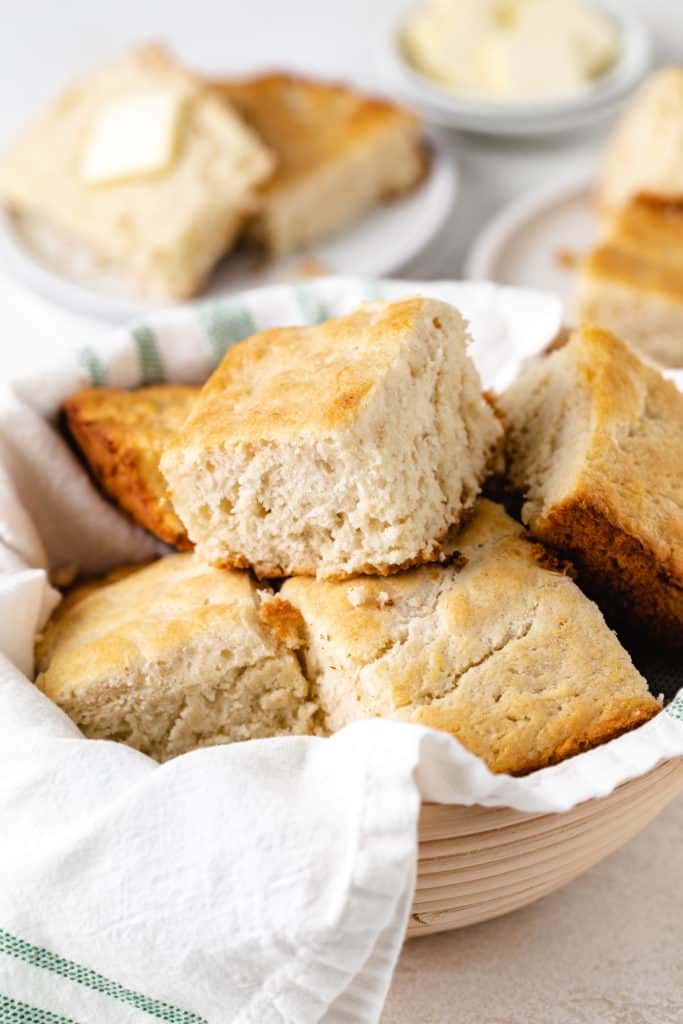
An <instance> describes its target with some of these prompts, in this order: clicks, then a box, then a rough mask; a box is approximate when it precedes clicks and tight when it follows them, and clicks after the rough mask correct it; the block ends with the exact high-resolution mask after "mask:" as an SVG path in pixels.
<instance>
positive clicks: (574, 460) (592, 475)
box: [498, 327, 683, 649]
mask: <svg viewBox="0 0 683 1024" xmlns="http://www.w3.org/2000/svg"><path fill="white" fill-rule="evenodd" d="M498 407H499V409H500V410H501V411H502V413H503V416H504V419H505V422H506V425H507V431H508V432H507V453H508V474H509V480H510V484H511V486H512V487H513V488H514V489H515V490H516V491H519V492H521V493H522V495H523V498H524V504H523V506H522V519H523V521H524V522H525V523H527V524H528V525H529V527H530V529H531V532H532V533H533V534H534V536H536V537H538V538H539V539H541V540H543V541H546V542H547V543H549V544H551V545H553V546H554V547H555V548H558V549H559V550H561V551H562V552H563V553H565V554H566V555H567V556H568V557H569V558H570V559H571V560H572V561H573V562H574V563H575V564H576V566H577V569H578V571H579V579H580V580H581V581H582V582H584V583H585V585H586V586H587V587H588V588H589V589H590V592H591V593H594V594H595V595H596V596H597V597H598V599H599V600H600V602H601V603H602V604H603V606H604V607H605V609H609V610H611V612H612V613H614V615H615V616H617V617H619V618H624V619H625V620H626V621H628V622H629V623H634V624H641V625H645V626H646V627H647V628H648V630H649V631H650V632H651V633H652V634H654V635H655V636H657V637H658V638H659V639H660V641H662V642H664V643H666V644H667V645H668V646H672V647H674V648H679V649H680V648H683V395H682V394H681V393H680V392H679V391H678V389H677V388H676V387H675V385H674V384H673V383H671V382H670V381H667V380H665V379H664V378H663V377H662V376H661V374H660V373H658V372H657V370H655V369H654V368H653V367H650V366H648V365H646V364H645V363H642V362H641V361H640V360H639V359H638V357H637V356H636V354H635V353H634V352H633V351H631V350H630V349H629V348H628V346H626V345H625V344H624V343H623V342H621V341H619V340H618V339H617V338H615V337H614V336H613V335H611V334H608V333H607V332H606V331H602V330H598V329H597V328H591V327H584V328H583V329H582V330H581V331H580V332H578V333H577V334H575V335H574V337H573V338H572V340H571V341H570V342H569V343H568V344H567V345H565V346H564V348H562V349H560V350H558V351H556V352H553V353H552V354H551V355H549V356H548V357H546V358H543V359H540V360H538V361H536V362H535V363H533V364H532V365H531V366H529V367H528V369H526V370H525V371H524V372H523V373H522V375H521V377H520V378H519V379H518V380H517V381H516V382H515V383H514V384H513V385H512V386H511V387H510V388H509V389H508V390H507V391H506V392H505V393H504V394H503V395H501V396H500V398H499V399H498Z"/></svg>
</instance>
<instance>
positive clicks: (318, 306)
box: [294, 281, 328, 324]
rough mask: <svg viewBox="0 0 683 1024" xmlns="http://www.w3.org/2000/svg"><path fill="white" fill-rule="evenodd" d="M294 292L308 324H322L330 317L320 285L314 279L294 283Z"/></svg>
mask: <svg viewBox="0 0 683 1024" xmlns="http://www.w3.org/2000/svg"><path fill="white" fill-rule="evenodd" d="M294 294H295V295H296V300H297V302H298V303H299V309H300V310H301V315H302V316H303V318H304V320H305V322H306V323H307V324H321V323H322V322H323V320H327V319H328V312H327V309H326V308H325V304H324V302H323V301H322V299H321V298H320V291H319V289H318V286H317V285H316V284H315V283H314V282H313V281H303V282H301V283H300V284H297V285H294Z"/></svg>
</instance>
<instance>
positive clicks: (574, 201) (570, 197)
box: [465, 166, 597, 304]
mask: <svg viewBox="0 0 683 1024" xmlns="http://www.w3.org/2000/svg"><path fill="white" fill-rule="evenodd" d="M594 181H595V167H594V166H591V167H586V168H584V169H582V170H579V171H574V172H573V173H572V174H571V175H567V176H565V177H564V178H561V179H559V180H557V179H556V180H554V181H553V182H552V184H550V185H546V186H543V187H541V188H537V189H534V190H533V191H532V192H529V193H527V194H526V195H523V196H521V197H520V198H519V199H516V200H515V201H514V202H513V203H510V204H509V205H508V206H505V207H504V208H503V209H502V210H501V211H500V212H499V213H498V214H496V216H495V217H494V218H493V219H492V220H490V221H489V223H488V224H487V225H486V226H485V227H484V229H483V230H482V232H481V233H480V234H479V236H478V237H477V239H476V240H475V242H474V244H473V246H472V248H471V249H470V252H469V254H468V257H467V260H466V263H465V276H466V277H467V278H470V279H472V280H486V281H494V282H495V283H496V284H507V285H518V286H521V287H525V288H528V287H533V288H542V289H545V290H547V291H552V292H555V293H556V294H558V295H560V296H562V298H563V299H564V300H565V303H566V304H567V303H568V302H569V300H570V297H571V294H572V288H573V286H574V270H573V269H572V268H571V267H568V266H565V265H563V263H562V259H561V258H558V257H561V254H562V253H566V252H569V253H581V252H585V250H586V249H588V248H590V246H591V245H592V244H593V242H594V241H595V237H596V233H597V223H596V218H595V213H594V210H593V204H592V199H591V195H592V191H593V185H594Z"/></svg>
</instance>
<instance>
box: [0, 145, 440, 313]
mask: <svg viewBox="0 0 683 1024" xmlns="http://www.w3.org/2000/svg"><path fill="white" fill-rule="evenodd" d="M425 138H426V142H427V145H428V147H429V149H430V157H431V158H430V166H429V172H428V175H427V177H426V178H425V180H424V181H422V182H420V184H419V185H418V187H417V189H416V190H415V191H413V192H411V193H409V194H408V195H407V196H405V197H399V198H397V199H395V200H392V201H391V205H394V204H395V205H396V206H399V207H400V204H402V203H406V202H411V201H412V202H415V201H416V199H419V197H420V196H421V195H423V196H425V197H429V198H430V199H431V200H432V202H431V203H430V204H429V205H430V207H431V209H432V211H433V212H432V215H431V217H418V218H416V219H415V230H414V231H411V232H410V233H407V232H406V233H402V234H401V236H400V240H401V241H402V242H403V245H402V246H399V245H397V246H394V247H392V248H391V252H392V254H393V255H392V257H391V259H387V258H384V259H382V258H381V253H380V254H378V255H379V258H375V260H374V264H373V266H372V268H371V269H368V268H367V267H366V268H365V269H364V271H363V273H364V276H367V277H376V278H379V277H390V276H392V274H395V273H397V272H398V271H400V270H401V268H403V267H406V266H407V265H408V264H410V263H411V262H412V261H413V260H415V259H416V258H417V257H418V256H419V254H420V253H421V252H423V251H424V250H425V249H426V248H427V246H428V245H429V243H430V242H431V241H433V239H434V238H436V237H437V235H438V234H439V232H440V231H441V230H442V229H443V227H444V226H445V224H446V222H447V221H448V219H449V217H450V215H451V213H452V211H453V209H454V207H455V204H456V203H457V201H458V196H459V192H460V171H459V168H458V165H457V162H456V160H455V159H454V157H453V156H452V155H451V154H450V152H448V151H447V150H446V147H445V145H444V144H443V142H442V141H441V139H440V137H439V134H438V132H426V133H425ZM377 209H380V208H379V207H378V208H377ZM384 209H385V211H386V210H389V209H390V205H389V204H387V206H386V207H385V208H384ZM373 212H376V210H375V211H371V212H370V214H369V215H368V216H369V217H371V216H372V213H373ZM362 231H363V220H362V219H361V220H360V221H359V222H358V223H356V224H353V225H351V226H350V227H348V228H346V229H344V231H342V232H339V234H338V235H336V236H334V237H333V238H332V239H329V240H323V241H322V242H321V243H320V244H319V245H318V246H313V247H311V248H310V249H308V250H305V251H302V252H300V253H295V254H293V256H292V257H291V259H290V261H289V262H290V263H293V264H296V263H300V262H303V261H305V260H307V259H315V258H316V254H317V253H320V252H321V250H324V249H325V248H326V247H327V246H329V245H334V243H335V241H338V242H339V241H342V240H343V239H344V238H348V237H353V235H355V234H357V233H358V234H362ZM388 251H389V248H387V249H386V250H385V252H388ZM372 252H373V254H374V253H375V252H376V250H375V249H373V250H372ZM323 260H324V257H323ZM0 261H1V263H2V265H3V266H4V267H5V268H6V269H8V270H9V271H10V272H11V273H12V274H13V276H14V277H15V279H16V280H18V281H19V282H20V283H22V284H23V285H25V286H27V287H28V288H29V289H30V290H32V291H33V292H35V293H36V294H38V295H40V296H41V297H42V298H45V299H48V300H49V301H51V302H53V303H54V304H55V305H58V306H61V307H62V308H65V309H68V310H70V311H71V312H75V313H80V314H84V315H86V316H90V317H94V318H96V319H99V320H102V321H109V322H113V323H119V322H121V321H125V320H130V319H135V318H137V317H140V316H146V315H148V314H149V313H151V312H154V311H155V310H158V309H160V308H163V307H168V306H177V305H182V304H183V303H179V302H164V301H163V300H159V301H156V302H151V301H146V300H144V299H136V298H135V297H134V296H131V297H130V298H129V297H128V296H122V297H118V296H116V295H111V294H108V293H106V292H105V291H98V290H97V289H96V288H94V287H93V288H91V287H88V286H87V285H84V284H79V283H78V282H77V281H75V280H73V279H70V278H68V277H67V276H63V275H61V274H60V273H59V272H58V271H57V270H53V269H51V268H50V267H49V266H47V265H46V264H44V263H43V262H41V260H40V259H38V258H37V257H36V256H34V255H33V254H32V253H31V251H30V249H29V247H28V246H26V245H25V244H23V243H22V241H21V239H20V237H19V236H18V234H17V232H16V230H15V229H14V228H13V226H12V223H11V220H10V216H9V214H8V212H7V210H6V208H5V207H4V206H3V205H2V204H0ZM278 268H280V269H281V272H282V273H283V274H284V273H286V269H287V266H286V263H285V262H283V263H282V264H278V261H275V262H274V263H273V266H272V272H273V274H277V273H278ZM354 271H355V268H354V267H346V268H344V267H333V268H331V269H330V270H329V271H328V272H327V273H332V274H337V275H341V276H343V275H344V274H350V273H354ZM275 280H277V277H276V278H275ZM267 283H268V281H267V280H260V279H258V278H255V279H254V280H253V281H251V282H249V281H243V282H241V283H239V284H236V285H235V286H234V287H226V288H225V289H224V290H222V291H221V292H220V293H218V294H217V293H215V292H211V291H210V290H209V292H208V293H207V294H204V295H203V294H201V293H200V294H199V295H196V296H193V300H198V301H201V300H202V299H210V298H217V297H218V296H219V294H220V295H228V294H233V293H235V292H238V291H244V290H245V289H247V288H250V287H256V286H258V285H259V284H267Z"/></svg>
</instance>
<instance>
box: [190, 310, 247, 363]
mask: <svg viewBox="0 0 683 1024" xmlns="http://www.w3.org/2000/svg"><path fill="white" fill-rule="evenodd" d="M200 314H201V318H202V322H203V324H204V329H205V331H206V333H207V334H208V336H209V342H210V344H211V348H212V349H213V355H214V360H215V362H216V363H220V361H221V359H222V358H223V356H224V355H225V353H226V352H227V350H228V349H229V348H230V346H231V345H235V344H236V343H237V342H238V341H242V339H243V338H248V337H249V335H250V334H256V331H257V330H258V327H257V326H256V322H255V320H254V318H253V317H252V315H251V313H250V312H249V310H248V309H247V307H246V306H245V305H244V303H243V302H241V300H240V299H224V300H223V301H222V302H211V303H207V304H206V305H204V306H202V307H201V309H200Z"/></svg>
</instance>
